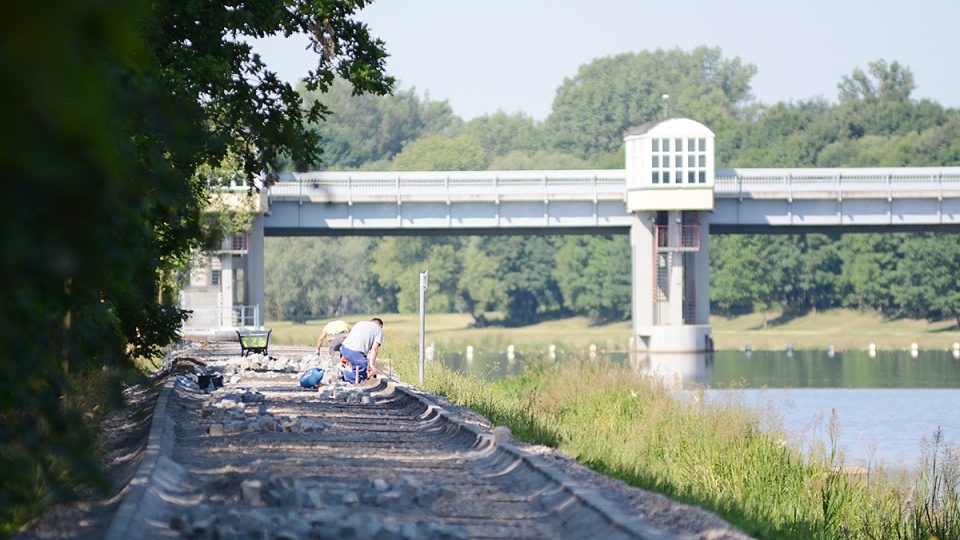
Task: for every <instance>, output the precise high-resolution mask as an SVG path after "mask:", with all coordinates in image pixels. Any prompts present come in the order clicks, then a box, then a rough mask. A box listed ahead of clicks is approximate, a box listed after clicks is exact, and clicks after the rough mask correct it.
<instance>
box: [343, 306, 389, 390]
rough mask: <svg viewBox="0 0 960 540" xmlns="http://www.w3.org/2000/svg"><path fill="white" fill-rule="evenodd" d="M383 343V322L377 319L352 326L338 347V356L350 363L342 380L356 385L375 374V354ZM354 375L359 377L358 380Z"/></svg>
mask: <svg viewBox="0 0 960 540" xmlns="http://www.w3.org/2000/svg"><path fill="white" fill-rule="evenodd" d="M382 343H383V321H382V320H380V319H379V318H377V317H374V318H372V319H370V320H369V321H361V322H358V323H357V324H355V325H353V330H350V334H349V335H347V337H346V339H344V340H343V343H342V344H341V345H340V356H341V357H342V358H343V359H345V360H347V361H348V362H350V366H349V368H348V369H345V370H344V371H343V380H345V381H347V382H349V383H357V382H360V381H363V380H365V379H366V378H367V377H368V376H370V375H372V374H373V373H374V372H376V360H377V352H378V351H379V350H380V345H381V344H382ZM355 375H359V380H355V379H357V377H355Z"/></svg>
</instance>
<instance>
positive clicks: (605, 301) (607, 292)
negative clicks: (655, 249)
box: [555, 235, 633, 320]
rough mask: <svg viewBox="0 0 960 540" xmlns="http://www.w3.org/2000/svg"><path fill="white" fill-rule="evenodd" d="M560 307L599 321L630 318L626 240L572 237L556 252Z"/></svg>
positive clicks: (624, 237)
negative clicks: (560, 297) (562, 305)
mask: <svg viewBox="0 0 960 540" xmlns="http://www.w3.org/2000/svg"><path fill="white" fill-rule="evenodd" d="M556 264H557V268H556V272H555V275H556V279H557V285H558V286H559V288H560V292H561V293H562V294H563V304H564V307H566V308H567V309H569V310H572V311H573V312H575V313H582V314H585V315H588V316H590V317H593V318H594V319H598V320H622V319H626V318H627V317H629V316H630V301H631V287H632V284H631V280H632V276H633V270H632V268H631V251H630V244H629V242H628V238H627V237H626V236H622V235H621V236H571V237H567V238H564V239H563V240H562V241H561V243H560V247H559V248H558V249H557V252H556Z"/></svg>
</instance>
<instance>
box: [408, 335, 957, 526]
mask: <svg viewBox="0 0 960 540" xmlns="http://www.w3.org/2000/svg"><path fill="white" fill-rule="evenodd" d="M413 357H414V354H413V353H412V352H411V351H409V350H408V351H406V352H405V353H401V354H400V355H397V356H395V361H394V365H395V369H396V371H397V374H398V375H399V376H400V377H401V378H402V379H404V380H407V381H413V380H416V378H417V375H416V365H415V362H414V361H413ZM426 381H427V384H426V387H427V390H429V391H432V392H435V393H438V394H441V395H444V396H446V397H448V398H449V399H451V400H452V401H454V402H457V403H459V404H462V405H465V406H467V407H469V408H471V409H473V410H475V411H477V412H479V413H481V414H483V415H485V416H487V417H488V418H489V419H490V420H491V421H493V422H494V423H495V424H499V425H507V426H509V427H510V428H511V429H512V431H513V434H514V436H515V437H516V438H517V439H520V440H523V441H526V442H531V443H539V444H546V445H550V446H554V447H558V448H561V449H563V450H565V451H566V452H568V453H570V454H572V455H573V456H575V457H576V458H577V459H578V460H579V461H580V462H582V463H584V464H586V465H587V466H589V467H591V468H593V469H595V470H597V471H600V472H603V473H605V474H608V475H610V476H613V477H616V478H619V479H621V480H623V481H625V482H627V483H629V484H632V485H635V486H638V487H642V488H646V489H650V490H652V491H657V492H661V493H664V494H666V495H668V496H670V497H673V498H675V499H678V500H682V501H685V502H689V503H692V504H696V505H698V506H702V507H705V508H708V509H710V510H713V511H715V512H717V513H718V514H720V515H722V516H723V517H725V518H726V519H728V520H729V521H730V522H732V523H734V524H736V525H738V526H740V527H742V528H743V529H744V530H746V531H747V532H748V533H750V534H752V535H756V536H758V537H762V538H841V537H852V538H932V537H937V538H941V539H945V538H958V537H960V503H958V500H957V498H956V495H955V492H954V495H953V496H952V497H947V498H943V495H944V493H945V491H944V489H943V487H942V486H943V485H956V482H957V480H958V471H957V469H956V467H957V466H958V463H957V458H956V457H953V458H952V459H948V460H947V461H948V463H949V465H947V468H946V469H945V468H944V463H943V461H942V460H943V458H944V455H943V453H942V449H939V450H938V452H939V453H938V454H937V457H938V458H939V459H941V461H940V462H938V463H939V468H933V469H932V470H931V471H930V475H931V476H929V478H931V479H936V480H938V481H939V482H940V484H939V485H940V486H941V487H940V491H939V492H937V491H936V488H931V486H933V484H932V483H930V482H928V483H923V482H921V483H919V484H917V486H916V491H915V492H914V493H913V495H912V496H911V497H912V499H910V502H909V503H907V500H908V490H907V489H904V488H900V487H896V486H894V485H893V484H891V483H889V479H888V477H887V475H886V474H885V473H883V472H882V471H877V470H874V471H871V472H870V474H868V475H864V476H857V477H853V476H849V475H847V474H845V473H843V472H841V471H842V470H843V469H842V463H841V462H840V461H839V460H838V458H837V456H834V455H832V453H831V452H830V450H829V449H824V450H822V451H821V452H814V455H812V456H808V459H806V460H805V459H804V458H802V457H801V456H800V454H799V453H798V452H796V451H794V450H793V449H791V448H790V447H788V446H787V445H786V444H784V442H783V441H784V439H785V437H782V436H781V435H780V434H778V433H776V432H770V431H763V430H761V429H760V427H759V426H760V425H761V417H760V415H759V413H758V412H756V411H754V410H751V409H749V408H747V407H744V406H742V405H740V404H738V403H734V402H728V403H720V404H708V403H706V402H705V401H704V400H703V399H702V396H698V395H694V396H692V398H691V399H689V400H686V401H681V400H679V399H677V398H676V397H674V396H673V395H672V394H670V393H669V392H667V391H666V390H665V389H663V388H662V387H660V386H658V385H656V384H654V383H652V382H651V381H649V380H646V379H640V378H637V377H636V376H634V375H633V374H632V373H629V372H624V371H620V370H619V369H618V368H616V367H614V366H608V367H607V368H605V369H602V370H597V369H596V368H595V366H593V367H592V368H591V367H587V368H586V369H583V367H581V366H579V365H570V364H568V365H564V366H545V365H541V366H539V367H537V368H535V369H533V370H530V371H529V372H528V374H527V375H525V376H523V377H519V378H510V379H503V380H500V381H496V382H494V383H487V382H484V381H481V380H479V379H475V378H471V377H464V376H461V375H458V374H456V373H454V372H452V371H450V370H449V369H447V368H445V367H443V366H442V365H440V364H439V363H430V364H428V371H427V375H426ZM951 466H952V467H953V469H950V468H949V467H951ZM944 471H946V475H944Z"/></svg>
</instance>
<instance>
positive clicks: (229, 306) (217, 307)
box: [179, 187, 267, 336]
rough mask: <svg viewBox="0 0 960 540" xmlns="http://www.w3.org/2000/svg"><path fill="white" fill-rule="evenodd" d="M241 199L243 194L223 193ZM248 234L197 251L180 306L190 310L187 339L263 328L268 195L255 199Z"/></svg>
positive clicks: (228, 238) (246, 209)
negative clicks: (211, 247) (265, 223)
mask: <svg viewBox="0 0 960 540" xmlns="http://www.w3.org/2000/svg"><path fill="white" fill-rule="evenodd" d="M221 196H224V197H231V198H235V199H237V200H242V199H243V197H247V194H246V188H245V187H244V188H243V190H242V191H240V192H233V193H231V192H229V191H228V192H226V193H223V194H221ZM237 207H238V208H243V210H244V211H248V210H249V211H252V212H253V213H254V216H253V223H252V227H251V229H250V230H249V231H246V232H244V233H242V234H237V235H233V236H229V237H227V238H224V239H223V240H222V241H221V243H220V245H219V246H218V247H217V249H214V250H210V251H206V252H203V253H198V254H197V255H196V257H195V262H194V264H193V266H192V268H191V269H190V275H189V280H188V282H187V283H186V284H185V285H184V287H183V288H182V289H181V290H180V302H179V305H180V308H181V309H185V310H189V311H191V314H190V316H189V318H188V319H187V321H186V322H185V323H184V325H183V328H182V329H181V333H183V334H184V335H208V336H214V335H231V334H233V332H234V331H235V330H243V329H260V328H262V327H263V320H264V314H263V300H264V290H263V288H264V267H263V262H264V261H263V255H264V253H263V247H264V245H263V213H264V212H265V210H266V208H267V200H266V195H265V193H264V194H261V195H259V196H254V201H253V205H252V207H251V208H246V207H242V206H241V205H240V203H237Z"/></svg>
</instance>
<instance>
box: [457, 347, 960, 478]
mask: <svg viewBox="0 0 960 540" xmlns="http://www.w3.org/2000/svg"><path fill="white" fill-rule="evenodd" d="M600 355H601V356H602V357H606V358H608V359H610V360H612V361H614V362H617V363H621V364H623V365H630V366H631V367H633V368H634V369H635V370H637V371H638V372H641V373H646V374H654V375H656V376H658V377H660V378H661V379H663V380H665V381H666V382H668V383H670V384H677V385H678V387H679V386H683V387H689V386H690V385H699V386H704V387H707V388H708V390H707V396H708V399H712V400H721V399H733V400H737V401H741V402H745V403H747V404H750V405H753V406H756V407H759V408H761V409H762V410H764V411H766V412H767V413H769V414H768V416H769V417H770V421H771V423H782V425H783V426H784V427H785V428H786V430H787V432H788V433H790V434H791V435H790V437H791V439H792V442H793V443H794V444H795V445H797V446H798V447H800V448H804V449H808V448H810V446H811V445H812V444H814V443H815V442H816V441H820V442H823V443H824V444H827V443H828V442H829V438H828V433H827V432H828V429H827V426H828V424H829V420H830V416H831V414H832V413H833V412H834V411H835V412H836V416H837V420H838V423H839V427H840V432H839V436H838V437H837V443H838V446H839V448H840V449H841V450H842V451H843V453H844V456H845V463H846V464H848V465H866V464H868V463H877V462H883V463H884V464H885V465H887V466H891V467H897V468H914V467H915V466H916V465H917V464H918V463H919V460H920V456H921V439H923V438H924V437H927V438H929V437H930V436H931V435H932V434H933V432H934V431H935V430H936V429H937V428H938V427H939V428H941V429H943V432H944V434H945V436H946V440H947V441H948V442H949V443H951V444H954V445H960V360H957V359H954V357H953V355H952V354H951V353H950V352H946V351H921V352H920V354H919V356H918V357H917V358H912V357H911V355H910V353H908V352H879V353H877V356H876V358H870V357H869V355H868V354H867V353H866V352H850V351H847V352H843V353H837V354H836V355H835V356H834V357H830V356H829V355H828V354H827V353H826V352H809V351H803V352H796V353H794V354H793V355H789V356H788V355H787V354H786V353H783V352H754V353H753V354H751V355H749V356H747V355H746V354H744V353H742V352H719V353H715V354H713V355H711V356H707V355H657V356H653V357H650V356H647V357H644V358H642V359H639V360H636V361H634V362H631V361H630V360H629V359H628V358H627V355H626V354H625V353H622V352H620V353H616V352H613V353H610V352H606V351H601V352H600ZM545 356H546V354H545V353H544V351H537V352H533V353H530V354H527V355H524V354H523V352H522V351H518V352H517V354H516V355H515V358H514V360H513V361H512V362H511V361H510V360H509V359H508V358H507V356H506V354H505V353H504V352H503V351H478V352H476V353H475V354H474V356H473V359H472V361H469V362H468V361H467V359H466V357H465V355H464V353H462V352H447V353H444V354H441V355H440V358H441V361H443V362H444V363H445V364H447V365H448V366H450V367H452V368H454V369H456V370H458V371H460V372H462V373H472V374H474V375H478V376H481V377H485V378H487V379H497V378H501V377H506V376H511V375H517V374H520V373H522V372H523V369H524V366H525V365H527V364H529V363H530V362H531V361H535V360H538V359H540V358H544V357H545ZM585 356H586V353H585V351H570V352H567V351H564V350H563V349H562V348H560V351H558V361H560V362H562V361H564V360H565V359H568V360H569V359H574V358H575V359H580V358H583V357H585Z"/></svg>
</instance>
